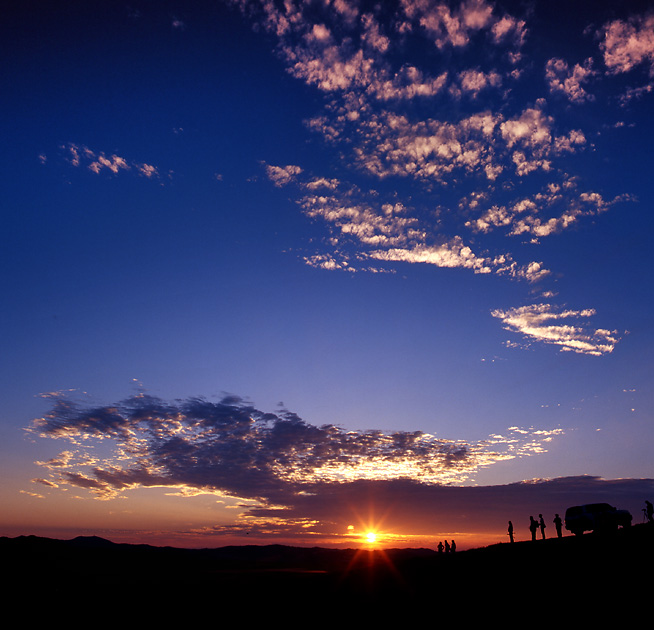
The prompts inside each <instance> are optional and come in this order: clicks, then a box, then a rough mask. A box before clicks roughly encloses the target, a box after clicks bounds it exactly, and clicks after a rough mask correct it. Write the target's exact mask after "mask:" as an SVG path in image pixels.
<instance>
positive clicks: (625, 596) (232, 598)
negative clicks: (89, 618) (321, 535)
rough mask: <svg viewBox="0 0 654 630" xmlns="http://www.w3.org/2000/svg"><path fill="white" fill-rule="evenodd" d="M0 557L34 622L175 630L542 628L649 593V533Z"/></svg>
mask: <svg viewBox="0 0 654 630" xmlns="http://www.w3.org/2000/svg"><path fill="white" fill-rule="evenodd" d="M0 557H1V558H2V567H3V571H4V574H5V576H9V577H10V580H9V581H8V584H9V585H8V586H5V588H4V594H5V595H8V597H7V601H9V602H14V603H15V602H22V603H23V605H28V606H29V605H30V604H29V603H30V602H31V601H34V602H37V601H38V602H40V603H42V604H47V606H46V607H45V608H41V607H37V609H35V610H34V611H33V612H34V614H37V615H38V614H41V613H44V614H45V612H46V611H51V610H56V609H57V608H58V607H60V606H62V605H65V606H72V607H73V608H74V609H75V610H77V609H79V610H80V611H86V613H87V614H97V610H96V607H97V606H100V608H101V609H102V610H104V611H105V612H106V614H107V615H109V616H112V615H114V614H115V615H119V614H124V613H125V608H124V607H125V606H126V605H127V602H129V609H130V610H131V611H133V612H134V614H136V613H138V614H142V615H143V616H144V619H145V618H147V619H150V620H152V621H154V620H158V621H170V620H173V619H175V620H177V621H179V622H180V623H181V622H184V623H186V621H185V620H186V617H187V616H188V615H190V616H191V617H192V616H193V615H195V614H203V615H204V614H207V613H210V614H215V613H216V612H217V610H216V608H215V607H218V609H221V610H222V609H223V608H224V607H227V608H229V609H230V610H231V609H235V610H236V609H237V610H239V611H242V612H243V614H245V615H246V617H248V618H252V617H258V618H260V616H261V615H263V616H264V617H265V615H272V617H270V619H272V618H274V616H275V615H280V614H281V615H285V614H289V615H300V614H304V615H307V614H311V615H313V617H312V619H313V620H315V619H316V617H315V615H316V614H318V617H317V618H318V619H320V618H322V617H325V618H327V617H331V618H333V617H334V616H335V617H336V620H337V621H338V619H339V616H340V615H343V614H358V613H361V614H363V612H364V611H365V612H366V614H367V615H369V616H370V615H373V616H376V615H380V617H381V618H382V620H384V619H386V617H387V616H388V615H400V616H401V617H402V619H405V620H406V619H409V618H411V617H412V616H413V615H414V614H415V619H416V620H419V619H420V615H419V614H418V613H419V612H421V614H424V606H425V605H427V603H428V602H431V604H428V605H429V606H434V605H436V603H437V602H441V603H442V605H444V606H446V607H448V608H454V609H456V610H465V611H466V614H467V615H469V614H472V612H471V611H474V610H478V611H479V612H481V610H483V609H486V607H493V606H497V605H498V603H499V602H508V601H510V602H514V603H516V604H517V603H521V604H525V603H529V602H531V603H532V604H535V602H541V604H542V602H544V601H547V606H545V607H544V608H543V610H541V611H540V612H539V613H538V615H539V618H540V617H541V616H545V617H547V616H555V615H559V614H561V615H563V614H565V615H566V619H568V621H570V619H571V615H574V614H579V615H584V617H580V618H585V619H586V620H588V618H589V616H590V617H592V616H593V615H596V614H597V615H600V612H601V615H600V617H602V616H603V615H604V614H605V611H608V610H613V609H616V607H617V608H619V610H620V611H621V613H622V614H625V613H628V612H629V611H630V610H637V609H638V608H639V607H640V608H642V607H643V606H646V605H647V603H648V600H647V599H645V600H643V599H642V598H643V595H642V594H639V593H642V588H643V586H644V585H651V571H652V563H653V561H654V527H653V526H650V525H636V526H633V527H631V528H627V529H621V530H618V531H617V532H614V533H612V534H607V535H603V536H599V535H595V534H585V535H583V536H580V537H573V536H566V537H564V538H561V539H548V540H538V541H535V542H531V541H529V542H516V543H513V544H511V543H499V544H496V545H491V546H488V547H484V548H480V549H472V550H467V551H459V552H456V553H455V554H438V553H437V552H435V551H434V550H431V549H388V550H385V551H367V550H357V549H325V548H321V547H311V548H303V547H291V546H284V545H264V546H257V545H250V546H230V547H219V548H215V549H180V548H175V547H154V546H150V545H145V544H143V545H129V544H118V543H113V542H111V541H108V540H105V539H103V538H98V537H96V536H91V537H84V536H80V537H77V538H74V539H72V540H68V541H66V540H56V539H50V538H39V537H36V536H19V537H17V538H6V537H3V538H0ZM108 602H115V605H114V606H108ZM592 602H594V604H592ZM580 603H584V606H586V605H587V606H588V608H584V607H583V606H581V607H580ZM591 604H592V605H591ZM598 604H601V607H599V608H598ZM471 606H472V608H471ZM632 606H633V608H632ZM53 607H54V608H53ZM348 611H349V612H348ZM191 617H189V619H190V618H191ZM362 619H363V618H362ZM366 619H367V618H366ZM363 620H365V619H363ZM347 625H349V624H347Z"/></svg>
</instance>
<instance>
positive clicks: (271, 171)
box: [265, 164, 302, 187]
mask: <svg viewBox="0 0 654 630" xmlns="http://www.w3.org/2000/svg"><path fill="white" fill-rule="evenodd" d="M265 166H266V174H267V175H268V179H270V181H271V182H272V183H273V184H274V185H275V186H277V187H281V186H286V185H287V184H289V183H290V182H292V181H293V180H294V179H295V177H296V176H297V175H299V174H300V173H301V172H302V169H301V168H300V167H299V166H296V165H294V164H288V165H287V166H273V165H270V164H267V165H265Z"/></svg>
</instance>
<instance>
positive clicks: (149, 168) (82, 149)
mask: <svg viewBox="0 0 654 630" xmlns="http://www.w3.org/2000/svg"><path fill="white" fill-rule="evenodd" d="M61 149H63V151H64V152H65V155H66V159H67V160H68V162H69V163H70V164H72V165H73V166H78V167H85V168H88V170H90V171H92V172H93V173H96V174H99V173H101V172H103V171H108V172H110V173H113V174H114V175H118V174H119V173H121V172H122V171H125V172H133V173H136V174H138V175H140V176H142V177H146V178H148V179H160V173H159V169H158V168H157V167H156V166H153V165H152V164H147V163H145V162H133V161H128V160H127V159H126V158H124V157H121V156H119V155H116V154H111V155H106V154H105V153H104V152H102V151H93V150H91V149H89V148H88V147H86V146H84V145H78V144H75V143H73V142H69V143H68V144H65V145H63V146H62V147H61Z"/></svg>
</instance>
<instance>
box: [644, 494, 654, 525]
mask: <svg viewBox="0 0 654 630" xmlns="http://www.w3.org/2000/svg"><path fill="white" fill-rule="evenodd" d="M645 506H646V507H645V514H646V515H647V522H648V523H654V505H652V504H651V503H650V502H649V501H647V500H646V501H645Z"/></svg>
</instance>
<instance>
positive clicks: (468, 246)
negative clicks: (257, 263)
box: [232, 0, 654, 354]
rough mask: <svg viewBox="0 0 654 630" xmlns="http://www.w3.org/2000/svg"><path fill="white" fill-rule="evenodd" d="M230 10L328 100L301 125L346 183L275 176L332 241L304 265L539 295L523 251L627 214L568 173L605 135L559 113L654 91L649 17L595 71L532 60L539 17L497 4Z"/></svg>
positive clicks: (619, 31) (609, 28) (533, 264)
mask: <svg viewBox="0 0 654 630" xmlns="http://www.w3.org/2000/svg"><path fill="white" fill-rule="evenodd" d="M232 4H233V5H234V6H236V7H238V8H239V10H240V11H242V13H243V15H244V16H246V17H247V19H248V20H250V21H251V22H252V23H253V26H254V27H255V28H257V29H258V30H259V31H264V32H266V33H267V34H268V35H269V36H271V37H272V38H273V41H274V44H275V52H276V54H277V55H278V57H279V58H280V60H281V62H282V63H283V64H284V66H285V68H286V70H287V72H288V73H289V74H290V75H292V76H294V77H295V78H297V79H298V80H299V81H302V82H303V83H305V84H306V85H308V86H311V87H313V88H314V89H315V90H316V91H317V92H318V93H319V95H320V96H321V97H322V105H321V106H320V109H319V110H318V111H316V112H315V113H313V114H312V115H310V116H309V117H308V118H307V120H305V124H306V127H307V128H308V129H309V130H310V131H311V132H312V133H313V134H316V135H317V136H318V138H320V139H321V140H323V141H324V142H325V144H326V145H328V146H329V147H331V148H334V150H335V151H336V152H337V155H338V165H339V173H338V177H335V176H334V175H333V174H332V173H326V172H324V173H317V174H314V175H312V176H310V177H309V176H307V175H306V174H305V173H304V170H303V166H302V165H290V166H268V167H267V174H268V177H269V179H270V181H272V182H273V184H274V185H275V186H290V185H294V186H296V187H297V191H298V197H297V198H296V202H297V204H298V207H299V208H300V209H301V211H302V212H303V213H304V214H305V215H306V216H307V217H308V218H310V219H312V220H320V221H322V222H323V223H324V225H325V226H326V227H327V235H326V236H325V238H324V239H322V241H319V240H318V239H316V240H314V241H313V242H314V243H315V242H323V243H325V244H326V249H328V250H329V251H312V252H309V253H303V254H301V257H302V260H303V261H304V262H305V263H306V264H308V265H312V266H314V267H317V268H321V269H324V270H346V271H350V272H351V271H370V272H379V271H389V270H391V271H392V270H394V269H395V268H396V267H397V266H398V265H402V264H416V263H423V264H430V265H433V266H434V267H435V268H453V267H456V268H461V269H467V270H470V271H471V272H473V273H495V274H499V275H504V276H505V277H507V278H511V279H515V280H525V281H528V282H536V281H541V280H545V279H546V278H547V277H548V276H549V275H550V274H551V271H550V269H549V265H548V264H546V262H541V261H538V260H529V259H527V260H524V259H522V260H520V261H518V260H517V259H518V257H519V254H518V253H517V250H514V248H515V247H516V246H518V245H522V244H524V243H529V244H532V245H535V244H538V243H539V242H540V239H543V238H545V237H551V236H552V235H555V234H559V233H561V232H563V231H565V230H569V229H571V228H573V227H580V226H582V225H583V223H582V221H581V219H583V218H584V217H589V216H595V215H597V214H600V213H602V212H606V211H608V210H609V209H611V208H612V207H613V205H614V204H615V203H617V202H618V201H621V200H625V199H628V198H629V196H628V195H618V196H612V197H607V196H606V194H605V193H603V192H602V191H601V190H598V189H596V188H593V187H591V186H586V185H584V184H582V183H581V182H580V181H578V180H577V178H575V177H574V172H572V173H571V166H572V165H573V164H574V160H573V158H574V157H575V156H577V155H579V154H582V153H583V152H585V151H589V150H591V151H592V150H593V148H594V146H593V142H592V138H593V134H594V133H596V132H597V130H596V129H593V128H592V127H590V125H591V124H592V122H591V123H589V125H588V126H589V128H588V129H586V128H584V127H585V126H586V125H585V124H582V123H586V122H588V121H587V120H586V119H583V118H572V117H570V116H568V115H567V113H569V108H567V107H566V108H561V107H560V105H561V99H560V98H557V97H564V98H565V99H566V101H568V102H570V103H574V104H576V105H578V106H580V107H581V106H584V105H587V104H588V103H589V102H591V101H594V100H595V99H596V96H595V94H591V92H590V91H589V89H588V88H589V85H590V84H591V82H593V84H597V83H599V81H600V80H602V79H607V73H608V74H609V75H614V74H618V73H624V72H627V71H630V70H632V69H634V68H636V67H637V66H640V65H642V66H644V67H647V68H649V69H650V74H651V75H654V71H652V70H651V67H652V64H653V63H654V45H653V44H652V42H653V41H654V37H653V36H652V33H653V32H654V21H653V20H654V18H652V17H651V16H649V15H643V16H635V17H632V18H630V19H629V20H626V21H622V20H614V21H611V22H607V23H606V24H605V25H604V26H603V27H602V28H600V29H599V31H598V30H597V28H596V27H594V29H593V30H594V31H595V32H596V33H598V34H599V39H600V42H599V50H597V54H596V55H595V56H588V57H587V58H585V59H583V60H582V61H579V62H570V61H568V60H566V59H564V58H562V57H560V56H555V55H552V54H549V55H548V51H546V50H545V51H543V53H542V54H543V57H544V58H543V59H542V61H540V62H538V66H536V65H535V63H534V62H535V59H536V57H535V56H534V52H533V51H532V52H531V53H530V52H529V51H528V50H527V48H526V47H525V43H526V42H527V41H528V38H529V37H530V36H531V25H530V24H529V23H528V22H529V20H530V19H531V18H532V17H533V15H534V14H533V13H531V12H529V11H528V10H525V12H524V14H522V15H521V14H519V13H517V12H516V11H513V12H508V11H506V10H505V8H504V7H503V5H501V4H499V3H495V2H491V1H489V0H461V1H458V2H444V1H441V0H396V1H391V2H388V3H385V4H384V10H383V11H382V10H372V9H369V8H368V7H367V6H365V5H363V4H360V3H349V2H344V1H343V0H341V1H338V2H320V3H309V4H307V3H301V2H294V1H289V2H284V3H274V2H268V1H267V0H233V1H232ZM598 23H600V22H598ZM534 26H536V27H537V24H535V25H534ZM580 35H581V33H580ZM600 53H601V54H602V55H603V59H604V64H605V67H606V72H605V73H604V74H603V73H602V72H601V71H600V68H601V61H600V57H599V55H600ZM528 55H532V57H528ZM537 67H540V68H543V67H544V79H545V80H544V82H543V75H542V74H541V73H540V72H539V71H538V70H536V68H537ZM534 74H537V75H538V76H537V77H535V76H534ZM652 87H654V85H652V86H650V84H647V85H645V86H641V87H635V88H629V89H627V91H626V92H625V93H624V94H623V97H622V98H623V100H624V99H626V98H631V97H635V96H638V95H644V94H646V93H647V92H649V91H650V89H651V88H652ZM596 92H597V94H602V91H601V90H599V89H598V90H596ZM545 97H547V99H546V98H545ZM566 112H567V113H566ZM573 120H576V121H580V122H579V123H578V124H577V123H575V124H570V121H573ZM355 182H356V183H355ZM362 182H365V183H362ZM371 182H372V183H371ZM509 195H511V196H512V198H509ZM457 199H458V200H459V203H457V201H456V200H457ZM473 202H474V205H473ZM388 207H393V208H401V211H395V212H392V213H390V214H389V213H387V212H386V211H385V210H384V208H388ZM466 230H467V231H466ZM491 237H494V238H493V240H491ZM498 237H508V238H509V240H507V241H506V242H507V243H510V245H509V244H507V245H506V246H504V247H502V246H501V244H499V240H498ZM515 237H519V238H517V239H516V238H515ZM511 239H512V241H511ZM525 239H526V240H525ZM486 243H490V246H486ZM572 343H573V342H572V341H570V343H568V344H567V346H566V347H569V346H571V345H572ZM599 345H602V344H599ZM608 345H609V346H611V347H612V345H614V340H613V339H612V340H611V341H609V342H608ZM604 353H605V352H604V351H601V352H599V354H604Z"/></svg>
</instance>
